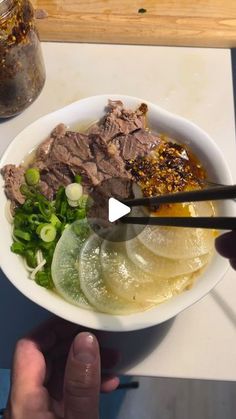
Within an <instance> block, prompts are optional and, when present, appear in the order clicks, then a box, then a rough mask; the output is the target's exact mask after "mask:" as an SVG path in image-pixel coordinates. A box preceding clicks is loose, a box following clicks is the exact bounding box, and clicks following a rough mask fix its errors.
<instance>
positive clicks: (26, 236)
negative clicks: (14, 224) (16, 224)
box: [13, 228, 31, 242]
mask: <svg viewBox="0 0 236 419" xmlns="http://www.w3.org/2000/svg"><path fill="white" fill-rule="evenodd" d="M13 234H14V236H15V237H17V238H19V239H22V240H25V241H28V242H29V241H30V240H31V235H30V234H29V233H28V232H27V231H23V230H20V229H17V228H15V229H14V232H13Z"/></svg>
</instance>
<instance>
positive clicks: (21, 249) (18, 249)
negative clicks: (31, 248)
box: [11, 242, 25, 255]
mask: <svg viewBox="0 0 236 419" xmlns="http://www.w3.org/2000/svg"><path fill="white" fill-rule="evenodd" d="M11 251H12V252H13V253H16V254H17V255H23V254H24V253H25V245H24V244H23V243H20V242H13V243H12V245H11Z"/></svg>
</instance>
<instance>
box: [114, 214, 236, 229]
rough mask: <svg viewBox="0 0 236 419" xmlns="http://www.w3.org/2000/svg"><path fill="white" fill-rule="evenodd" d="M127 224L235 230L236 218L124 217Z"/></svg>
mask: <svg viewBox="0 0 236 419" xmlns="http://www.w3.org/2000/svg"><path fill="white" fill-rule="evenodd" d="M121 222H122V223H125V224H142V225H159V226H172V227H191V228H192V227H193V228H212V229H217V230H235V229H236V218H235V217H131V216H130V217H123V218H121Z"/></svg>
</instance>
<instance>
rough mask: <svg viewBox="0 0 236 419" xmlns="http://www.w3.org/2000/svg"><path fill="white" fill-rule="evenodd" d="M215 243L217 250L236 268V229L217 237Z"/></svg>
mask: <svg viewBox="0 0 236 419" xmlns="http://www.w3.org/2000/svg"><path fill="white" fill-rule="evenodd" d="M215 244H216V250H217V251H218V252H219V253H220V254H221V255H222V256H224V257H225V258H228V259H229V261H230V265H231V266H232V268H233V269H236V231H230V232H229V233H225V234H222V236H219V237H217V239H216V241H215Z"/></svg>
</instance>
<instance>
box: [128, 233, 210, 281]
mask: <svg viewBox="0 0 236 419" xmlns="http://www.w3.org/2000/svg"><path fill="white" fill-rule="evenodd" d="M125 245H126V251H127V255H128V257H129V259H130V260H131V261H132V262H133V263H134V264H135V265H136V266H137V267H138V268H140V269H142V270H143V271H145V272H149V273H153V272H155V273H156V275H158V276H162V277H164V278H173V277H175V276H179V275H186V274H190V273H192V272H194V271H197V270H199V269H201V268H202V267H203V266H204V265H206V264H207V262H208V261H209V259H210V255H209V254H206V255H203V256H200V257H194V258H190V259H171V255H170V257H168V258H166V257H162V256H158V255H155V254H154V253H153V252H152V251H150V250H148V248H147V247H146V246H144V245H143V244H142V243H141V241H140V240H138V239H137V238H134V239H132V240H128V241H127V242H126V243H125Z"/></svg>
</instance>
